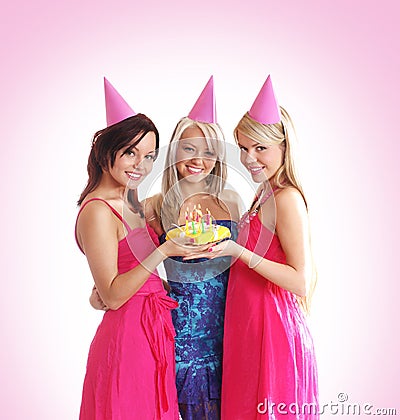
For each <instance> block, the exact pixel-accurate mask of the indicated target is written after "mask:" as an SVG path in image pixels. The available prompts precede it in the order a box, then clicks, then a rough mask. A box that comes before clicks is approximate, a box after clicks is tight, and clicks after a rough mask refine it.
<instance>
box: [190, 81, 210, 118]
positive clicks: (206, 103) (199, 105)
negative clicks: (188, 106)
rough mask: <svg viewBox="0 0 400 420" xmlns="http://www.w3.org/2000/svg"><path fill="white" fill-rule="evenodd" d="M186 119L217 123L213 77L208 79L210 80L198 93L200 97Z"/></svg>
mask: <svg viewBox="0 0 400 420" xmlns="http://www.w3.org/2000/svg"><path fill="white" fill-rule="evenodd" d="M188 117H189V118H190V119H191V120H194V121H199V122H204V123H216V122H217V113H216V110H215V96H214V79H213V76H211V77H210V80H209V81H208V82H207V84H206V86H205V87H204V89H203V91H202V92H201V93H200V96H199V98H198V99H197V101H196V103H195V104H194V106H193V108H192V110H191V111H190V112H189V115H188Z"/></svg>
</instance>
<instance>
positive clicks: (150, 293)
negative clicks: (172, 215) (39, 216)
mask: <svg viewBox="0 0 400 420" xmlns="http://www.w3.org/2000/svg"><path fill="white" fill-rule="evenodd" d="M93 200H99V199H93ZM90 201H92V200H89V201H87V202H86V203H85V204H84V205H83V206H82V208H81V211H82V209H83V207H84V206H85V205H86V204H87V203H89V202H90ZM101 201H103V200H101ZM103 202H104V203H105V204H107V205H108V206H109V207H110V209H111V210H112V212H113V213H114V214H115V215H116V216H117V217H118V218H119V219H120V220H121V221H122V222H123V223H124V225H125V227H126V229H127V231H128V234H127V236H126V238H124V239H123V240H121V241H120V242H119V245H118V272H119V273H125V272H127V271H129V270H130V269H132V268H134V267H135V266H137V265H138V264H139V261H140V260H142V259H143V258H145V257H146V256H147V255H149V254H150V253H151V252H152V251H153V250H154V249H155V244H156V245H157V237H156V235H155V233H154V232H153V231H152V230H151V228H150V227H146V228H136V229H133V230H131V229H130V227H129V225H128V224H127V223H126V222H125V221H124V220H123V219H122V217H121V215H120V214H119V213H118V212H117V211H116V210H114V209H113V208H112V207H111V206H110V205H109V204H108V203H107V202H105V201H103ZM78 217H79V214H78ZM150 235H151V237H150ZM129 244H130V245H129ZM132 244H133V245H135V249H134V253H133V252H132V251H131V248H130V246H132ZM176 307H177V303H176V302H175V301H174V300H173V299H171V298H169V297H168V296H167V295H166V292H165V290H164V288H163V286H162V281H161V279H160V278H159V277H158V275H157V273H153V274H151V275H150V277H149V278H148V280H147V281H146V283H145V284H144V285H143V286H142V287H141V289H140V290H139V291H138V292H137V293H135V294H134V295H133V296H132V297H131V298H130V299H129V300H128V301H127V302H126V303H125V304H124V305H123V306H121V307H120V308H119V309H117V310H108V311H107V312H106V313H105V314H104V316H103V320H102V321H101V323H100V325H99V327H98V329H97V332H96V335H95V336H94V339H93V341H92V344H91V346H90V350H89V356H88V361H87V368H86V376H85V380H84V384H83V393H82V403H81V410H80V417H79V418H80V420H139V419H140V420H141V419H143V420H153V419H154V420H159V419H162V420H176V419H178V418H179V414H178V400H177V393H176V387H175V352H174V336H175V331H174V327H173V325H172V319H171V309H173V308H176Z"/></svg>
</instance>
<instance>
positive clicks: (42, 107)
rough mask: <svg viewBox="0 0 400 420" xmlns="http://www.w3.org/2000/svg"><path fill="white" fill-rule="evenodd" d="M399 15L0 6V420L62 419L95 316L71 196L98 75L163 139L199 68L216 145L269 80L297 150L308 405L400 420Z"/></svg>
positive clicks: (376, 10)
mask: <svg viewBox="0 0 400 420" xmlns="http://www.w3.org/2000/svg"><path fill="white" fill-rule="evenodd" d="M214 3H215V4H214ZM399 17H400V13H399V6H398V2H397V1H396V0H392V1H386V0H383V1H380V2H372V1H361V0H351V1H349V0H337V1H331V2H327V1H320V0H318V1H317V0H314V1H310V0H304V1H288V0H280V1H279V2H278V1H277V2H271V1H265V0H264V1H261V0H258V1H256V0H249V1H246V2H243V1H241V2H239V1H229V2H228V1H225V0H224V1H217V2H214V1H211V0H203V1H202V2H196V3H195V2H191V1H180V0H172V1H170V2H161V1H159V2H155V1H151V0H150V1H147V2H134V1H121V0H116V1H114V2H113V5H112V6H111V3H109V2H103V1H98V0H97V1H94V0H88V1H84V2H82V1H79V2H78V1H76V0H75V1H68V2H67V1H60V2H54V1H52V2H50V1H43V0H38V1H36V2H28V1H18V0H17V1H14V2H2V12H1V18H0V20H1V25H0V39H1V41H0V43H1V44H0V45H1V47H0V48H1V57H2V65H1V68H0V74H1V79H0V80H1V116H2V139H1V141H2V165H1V172H2V179H3V182H2V185H1V196H2V203H3V204H2V206H1V215H2V217H1V221H2V238H1V239H2V245H1V254H0V255H1V260H2V269H3V275H2V290H1V291H2V299H1V305H0V325H1V343H2V344H1V346H0V387H1V389H0V407H1V417H2V418H4V419H18V420H25V419H40V420H54V419H57V420H64V419H65V420H69V419H73V418H77V416H78V411H79V404H80V394H81V386H82V381H83V375H84V369H85V363H86V357H87V352H88V346H89V344H90V341H91V339H92V337H93V334H94V332H95V329H96V326H97V324H98V322H99V320H100V317H101V314H100V313H98V312H95V311H93V310H92V309H91V308H90V307H89V304H88V296H89V293H90V288H91V284H92V280H91V277H90V273H89V270H88V268H87V265H86V261H85V259H84V257H83V256H82V255H80V253H79V251H78V249H77V247H76V246H75V244H74V239H73V228H74V221H75V216H76V207H75V204H74V203H75V201H76V200H77V198H78V196H79V193H80V191H81V190H82V188H83V186H84V183H85V180H86V172H85V165H86V159H87V155H88V152H89V145H90V138H91V135H92V134H93V133H94V131H96V130H97V129H99V128H101V127H103V126H104V125H105V112H104V99H103V90H102V89H103V85H102V77H103V76H104V75H106V76H107V77H108V78H109V80H110V81H111V82H112V83H113V84H114V85H115V86H116V88H117V89H118V90H120V92H121V93H122V94H123V96H124V97H125V98H126V99H127V101H128V102H129V103H130V105H131V106H132V107H133V108H134V109H135V110H137V111H141V112H145V113H147V114H148V115H149V116H150V117H151V118H153V119H154V121H155V122H156V123H157V125H158V126H159V128H160V131H161V135H162V144H163V145H165V144H166V143H167V141H168V137H169V135H170V133H171V131H172V129H173V127H174V125H175V123H176V122H177V120H178V119H179V118H180V117H182V116H184V115H187V113H188V111H189V110H190V108H191V106H192V105H193V101H194V99H195V98H196V97H197V95H198V94H199V92H200V90H201V89H202V87H203V86H204V84H205V82H206V81H207V80H208V78H209V76H210V75H211V74H214V77H215V86H216V94H217V101H218V115H219V121H220V123H221V124H222V126H223V127H224V129H225V133H226V135H227V138H228V140H229V141H231V142H232V135H231V132H232V129H233V127H234V125H235V123H236V122H237V121H238V119H239V118H240V117H241V115H242V114H243V113H244V112H245V111H246V110H248V109H249V107H250V105H251V103H252V101H253V99H254V98H255V96H256V94H257V92H258V90H259V88H260V87H261V85H262V83H263V82H264V80H265V78H266V76H267V75H268V73H271V75H272V79H273V83H274V86H275V90H276V95H277V98H278V100H279V102H280V103H281V104H282V105H284V106H285V107H286V108H287V109H288V110H289V111H290V113H291V114H292V117H293V119H294V121H295V124H296V126H297V129H298V134H299V138H300V142H301V143H300V144H301V148H302V150H303V159H302V161H303V173H304V180H305V184H306V189H307V192H308V197H309V201H310V212H311V217H312V224H313V239H314V246H315V254H316V259H317V264H318V268H319V286H318V289H317V292H316V295H315V301H314V307H313V314H312V317H311V319H310V323H311V326H312V330H313V334H314V338H315V345H316V350H317V356H318V361H319V372H320V391H321V402H322V403H329V402H330V401H331V400H333V401H334V402H335V401H337V399H336V397H337V394H338V393H339V392H346V393H347V394H348V395H349V400H350V401H352V402H359V403H363V402H370V403H371V404H374V405H375V406H377V407H396V408H397V409H398V412H400V401H399V391H398V390H399V388H400V369H399V365H400V364H399V360H398V354H399V347H400V346H399V343H400V339H399V333H400V328H399V324H398V319H399V314H398V308H399V292H400V288H399V270H398V265H397V264H398V259H399V256H398V255H397V254H398V251H399V246H398V238H399V234H400V229H399V216H398V215H399V212H400V200H399V198H398V192H397V191H398V183H399V181H400V179H399V174H400V169H399V166H400V165H399V156H400V146H399V140H400V139H399V135H398V121H399V117H400V115H399V111H398V110H399V104H398V95H399V82H398V77H399V74H400V66H399V63H400V59H399V47H400V45H399V39H400V30H399V29H398V22H399ZM324 418H329V416H328V415H326V416H324ZM359 418H360V417H359Z"/></svg>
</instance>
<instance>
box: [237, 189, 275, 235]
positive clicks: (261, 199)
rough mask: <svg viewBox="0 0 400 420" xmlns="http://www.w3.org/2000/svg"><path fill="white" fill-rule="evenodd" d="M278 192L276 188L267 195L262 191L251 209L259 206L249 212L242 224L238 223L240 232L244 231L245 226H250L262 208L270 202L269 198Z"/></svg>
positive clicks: (243, 218) (241, 221)
mask: <svg viewBox="0 0 400 420" xmlns="http://www.w3.org/2000/svg"><path fill="white" fill-rule="evenodd" d="M275 191H276V188H274V189H272V190H270V191H269V192H268V193H267V194H264V190H262V191H261V193H260V196H257V195H256V197H255V198H254V200H253V203H252V205H251V206H250V209H251V208H252V207H253V206H254V205H255V204H256V203H257V202H258V204H257V206H256V207H255V208H254V210H252V211H250V209H249V210H247V211H246V213H245V214H244V215H243V216H242V217H241V219H240V222H239V223H238V227H239V230H240V229H242V228H243V227H244V226H246V225H247V224H249V223H250V222H251V221H252V220H253V219H254V217H255V216H256V215H257V213H258V212H259V211H260V208H261V206H262V205H263V204H264V203H265V202H266V201H267V200H268V198H269V197H271V195H272V194H273V193H274V192H275Z"/></svg>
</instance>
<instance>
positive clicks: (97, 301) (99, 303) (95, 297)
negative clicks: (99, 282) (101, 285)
mask: <svg viewBox="0 0 400 420" xmlns="http://www.w3.org/2000/svg"><path fill="white" fill-rule="evenodd" d="M89 302H90V304H91V305H92V307H93V308H94V309H98V310H103V311H108V309H109V308H108V306H107V305H106V304H105V303H104V302H103V300H102V299H101V297H100V295H99V292H98V291H97V288H96V286H93V289H92V294H91V295H90V298H89Z"/></svg>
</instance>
